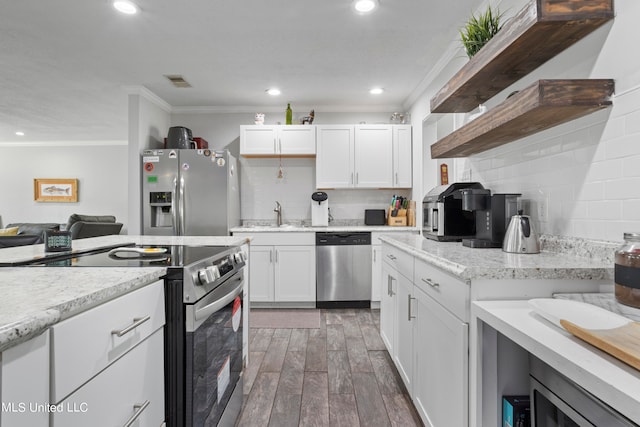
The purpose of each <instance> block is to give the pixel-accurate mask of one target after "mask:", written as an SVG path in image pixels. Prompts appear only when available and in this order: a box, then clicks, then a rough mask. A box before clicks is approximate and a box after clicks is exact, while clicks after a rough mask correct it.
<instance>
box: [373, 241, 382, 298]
mask: <svg viewBox="0 0 640 427" xmlns="http://www.w3.org/2000/svg"><path fill="white" fill-rule="evenodd" d="M381 283H382V245H372V246H371V301H380V295H381V292H382V291H381V289H380V286H381Z"/></svg>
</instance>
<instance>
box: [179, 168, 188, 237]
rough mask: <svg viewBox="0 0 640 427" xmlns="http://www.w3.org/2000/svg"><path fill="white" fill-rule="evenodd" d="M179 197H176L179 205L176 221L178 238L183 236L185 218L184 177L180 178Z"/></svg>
mask: <svg viewBox="0 0 640 427" xmlns="http://www.w3.org/2000/svg"><path fill="white" fill-rule="evenodd" d="M179 191H180V195H179V197H178V200H179V203H180V211H179V212H178V220H179V227H178V236H184V232H185V229H184V217H185V212H184V211H185V205H186V203H185V202H184V195H185V194H186V193H185V191H184V177H183V176H181V177H180V188H179Z"/></svg>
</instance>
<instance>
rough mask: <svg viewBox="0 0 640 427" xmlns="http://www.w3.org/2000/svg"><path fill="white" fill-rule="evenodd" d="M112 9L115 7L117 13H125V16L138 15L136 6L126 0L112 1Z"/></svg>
mask: <svg viewBox="0 0 640 427" xmlns="http://www.w3.org/2000/svg"><path fill="white" fill-rule="evenodd" d="M113 7H115V8H116V10H117V11H118V12H122V13H126V14H127V15H135V14H136V13H138V6H136V5H135V4H134V3H132V2H130V1H127V0H118V1H114V2H113Z"/></svg>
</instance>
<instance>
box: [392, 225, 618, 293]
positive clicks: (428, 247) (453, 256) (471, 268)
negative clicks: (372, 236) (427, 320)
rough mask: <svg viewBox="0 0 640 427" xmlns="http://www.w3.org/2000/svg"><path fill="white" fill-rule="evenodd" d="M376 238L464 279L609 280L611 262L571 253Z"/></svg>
mask: <svg viewBox="0 0 640 427" xmlns="http://www.w3.org/2000/svg"><path fill="white" fill-rule="evenodd" d="M380 240H382V241H383V242H384V243H388V244H389V245H392V246H394V247H396V248H398V249H400V250H402V251H404V252H406V253H408V254H410V255H413V256H414V257H416V258H417V259H421V260H423V261H425V262H428V263H430V264H432V265H433V266H435V267H437V268H439V269H441V270H443V271H446V272H447V273H449V274H452V275H454V276H456V277H458V278H460V279H462V280H465V281H469V280H474V279H498V280H503V279H577V280H585V279H587V280H606V281H609V280H610V281H611V283H613V262H609V261H608V260H603V259H597V258H588V257H585V256H578V255H575V254H573V253H567V252H547V251H542V252H541V253H539V254H510V253H506V252H503V251H502V249H500V248H497V249H474V248H468V247H465V246H462V243H460V242H437V241H433V240H429V239H425V238H424V237H422V236H418V235H383V236H381V237H380Z"/></svg>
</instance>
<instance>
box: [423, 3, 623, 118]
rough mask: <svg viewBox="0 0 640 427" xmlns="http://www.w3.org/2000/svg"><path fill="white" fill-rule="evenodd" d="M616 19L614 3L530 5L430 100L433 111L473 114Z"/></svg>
mask: <svg viewBox="0 0 640 427" xmlns="http://www.w3.org/2000/svg"><path fill="white" fill-rule="evenodd" d="M613 17H614V11H613V0H532V1H531V2H530V3H529V4H528V5H527V6H526V7H525V8H523V9H522V10H521V11H520V12H519V13H518V14H517V15H516V16H515V17H514V18H513V19H512V20H511V21H509V22H507V23H506V24H505V26H504V27H503V28H502V30H500V32H499V33H498V34H497V35H496V36H495V37H494V38H492V39H491V40H490V41H489V42H488V43H487V44H486V45H485V46H484V47H483V48H482V49H480V51H479V52H478V53H477V54H476V55H475V56H474V57H473V58H471V60H470V61H469V62H468V63H467V64H465V66H464V67H462V69H461V70H460V71H459V72H458V73H457V74H456V75H455V76H453V78H451V80H449V82H448V83H447V84H446V85H445V86H444V87H443V88H442V89H441V90H440V91H439V92H438V93H437V94H436V95H435V96H434V97H433V98H431V112H432V113H460V112H468V111H471V110H473V109H474V108H476V107H477V106H478V104H482V103H483V102H485V101H486V100H488V99H490V98H491V97H493V96H494V95H495V94H497V93H498V92H500V91H502V90H503V89H505V88H507V87H509V86H510V85H511V84H512V83H514V82H516V81H517V80H519V79H520V78H522V77H523V76H525V75H527V74H529V73H530V72H531V71H533V70H534V69H536V68H538V67H539V66H540V65H542V64H543V63H545V62H546V61H548V60H549V59H551V58H553V57H554V56H555V55H557V54H558V53H560V52H562V51H563V50H565V49H566V48H568V47H569V46H571V45H572V44H574V43H575V42H577V41H578V40H580V39H581V38H583V37H585V36H586V35H587V34H589V33H591V32H593V31H594V30H595V29H597V28H598V27H600V26H601V25H603V24H604V23H606V22H607V21H609V20H611V19H613Z"/></svg>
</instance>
